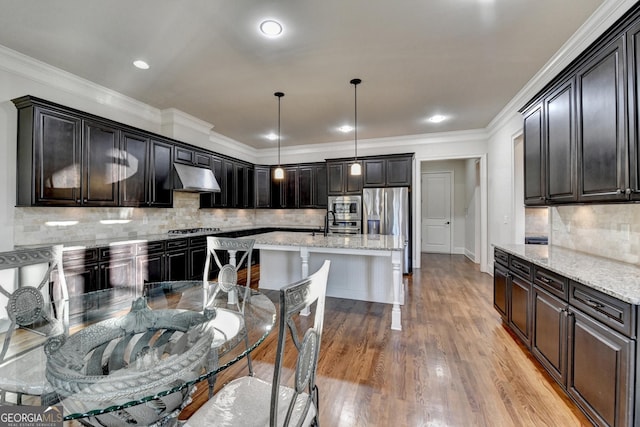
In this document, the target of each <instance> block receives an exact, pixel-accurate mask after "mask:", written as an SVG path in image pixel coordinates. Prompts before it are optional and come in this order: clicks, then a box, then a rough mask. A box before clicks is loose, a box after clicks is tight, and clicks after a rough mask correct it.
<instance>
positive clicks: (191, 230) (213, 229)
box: [167, 227, 220, 234]
mask: <svg viewBox="0 0 640 427" xmlns="http://www.w3.org/2000/svg"><path fill="white" fill-rule="evenodd" d="M216 231H220V229H219V228H217V227H200V228H181V229H179V230H169V231H168V232H167V233H168V234H196V233H214V232H216Z"/></svg>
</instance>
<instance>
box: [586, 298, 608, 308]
mask: <svg viewBox="0 0 640 427" xmlns="http://www.w3.org/2000/svg"><path fill="white" fill-rule="evenodd" d="M587 305H588V306H589V307H592V308H604V307H605V305H604V304H602V303H600V302H598V301H594V300H592V299H587Z"/></svg>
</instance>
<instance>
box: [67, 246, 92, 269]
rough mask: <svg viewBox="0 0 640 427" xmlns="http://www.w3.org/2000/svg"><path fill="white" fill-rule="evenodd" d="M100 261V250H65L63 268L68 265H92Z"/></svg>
mask: <svg viewBox="0 0 640 427" xmlns="http://www.w3.org/2000/svg"><path fill="white" fill-rule="evenodd" d="M97 260H98V250H97V249H95V248H93V249H87V248H82V249H70V250H66V249H63V252H62V262H63V266H64V267H66V265H67V264H77V263H90V262H95V261H97Z"/></svg>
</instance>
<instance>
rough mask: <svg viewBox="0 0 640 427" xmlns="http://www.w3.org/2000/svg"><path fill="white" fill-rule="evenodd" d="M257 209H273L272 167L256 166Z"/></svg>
mask: <svg viewBox="0 0 640 427" xmlns="http://www.w3.org/2000/svg"><path fill="white" fill-rule="evenodd" d="M255 200H256V201H255V207H256V208H258V209H264V208H270V207H271V167H270V166H255Z"/></svg>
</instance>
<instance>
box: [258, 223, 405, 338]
mask: <svg viewBox="0 0 640 427" xmlns="http://www.w3.org/2000/svg"><path fill="white" fill-rule="evenodd" d="M247 238H251V239H255V245H254V248H255V249H259V250H260V283H259V286H260V288H262V289H280V288H281V287H282V286H284V285H286V284H289V283H292V282H295V281H296V280H300V279H301V278H304V277H307V276H308V275H309V272H313V271H316V270H317V269H318V268H320V266H321V265H322V263H323V261H324V260H325V259H328V260H330V261H331V269H330V270H329V281H328V283H327V296H331V297H337V298H349V299H357V300H362V301H371V302H379V303H385V304H393V308H392V311H391V329H394V330H398V331H399V330H402V324H401V312H400V306H401V305H403V304H404V289H403V287H402V256H403V250H404V238H402V237H400V236H387V235H364V234H353V235H335V234H334V235H331V234H330V235H328V236H324V235H323V234H322V233H295V232H282V231H278V232H271V233H264V234H256V235H253V236H247Z"/></svg>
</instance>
